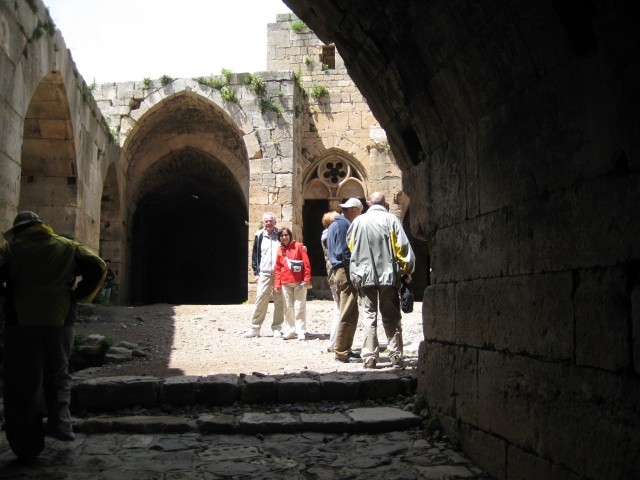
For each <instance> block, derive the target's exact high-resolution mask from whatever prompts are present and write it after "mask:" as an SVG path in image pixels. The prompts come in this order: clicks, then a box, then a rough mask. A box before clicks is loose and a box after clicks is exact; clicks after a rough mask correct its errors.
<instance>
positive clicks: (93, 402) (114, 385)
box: [74, 376, 160, 410]
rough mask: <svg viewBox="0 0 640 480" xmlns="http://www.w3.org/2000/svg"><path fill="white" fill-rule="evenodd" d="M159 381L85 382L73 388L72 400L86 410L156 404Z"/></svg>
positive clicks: (114, 379)
mask: <svg viewBox="0 0 640 480" xmlns="http://www.w3.org/2000/svg"><path fill="white" fill-rule="evenodd" d="M159 391H160V381H159V380H158V379H157V378H154V377H135V376H125V377H106V378H95V379H90V380H85V381H83V382H81V383H79V384H77V385H75V388H74V400H75V401H76V402H77V404H78V406H81V407H84V408H86V409H89V410H91V409H103V410H112V409H117V408H122V407H130V406H136V405H140V406H143V407H152V406H155V405H157V403H158V393H159Z"/></svg>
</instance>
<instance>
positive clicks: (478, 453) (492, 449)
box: [457, 423, 507, 480]
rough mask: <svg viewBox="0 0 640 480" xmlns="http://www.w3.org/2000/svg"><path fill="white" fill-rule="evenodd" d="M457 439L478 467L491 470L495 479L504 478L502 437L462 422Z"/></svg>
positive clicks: (504, 462) (504, 464)
mask: <svg viewBox="0 0 640 480" xmlns="http://www.w3.org/2000/svg"><path fill="white" fill-rule="evenodd" d="M457 433H458V441H459V442H460V446H461V447H462V449H463V450H464V452H465V453H466V454H467V455H469V458H471V460H473V462H474V463H476V464H477V465H478V466H479V467H480V468H482V469H484V470H486V471H488V472H492V475H493V476H494V477H495V478H496V479H497V480H504V479H505V473H506V468H507V461H506V452H507V451H506V448H507V447H506V446H507V443H506V442H505V441H504V439H501V438H498V437H495V436H493V435H489V434H487V433H486V432H483V431H482V430H478V429H477V428H473V427H472V426H470V425H468V424H465V423H462V424H459V427H458V432H457Z"/></svg>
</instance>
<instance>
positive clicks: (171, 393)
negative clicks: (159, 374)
mask: <svg viewBox="0 0 640 480" xmlns="http://www.w3.org/2000/svg"><path fill="white" fill-rule="evenodd" d="M197 395H198V377H197V376H193V375H185V376H175V377H167V378H165V379H164V381H163V382H162V384H161V386H160V402H161V403H169V404H171V405H193V404H194V403H196V399H197Z"/></svg>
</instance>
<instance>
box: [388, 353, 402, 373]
mask: <svg viewBox="0 0 640 480" xmlns="http://www.w3.org/2000/svg"><path fill="white" fill-rule="evenodd" d="M389 360H390V361H391V366H392V367H393V368H397V369H399V370H400V369H403V368H404V358H402V355H392V356H391V357H389Z"/></svg>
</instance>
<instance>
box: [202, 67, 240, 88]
mask: <svg viewBox="0 0 640 480" xmlns="http://www.w3.org/2000/svg"><path fill="white" fill-rule="evenodd" d="M220 73H222V75H223V76H224V80H221V79H220V78H219V77H214V76H213V75H211V76H210V77H209V78H206V77H197V78H195V79H194V80H195V81H196V82H198V83H199V84H200V85H206V86H207V87H211V88H215V89H216V90H222V89H223V88H224V87H226V86H228V85H229V84H230V83H231V74H232V72H231V70H229V69H228V68H223V69H222V70H221V71H220Z"/></svg>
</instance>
